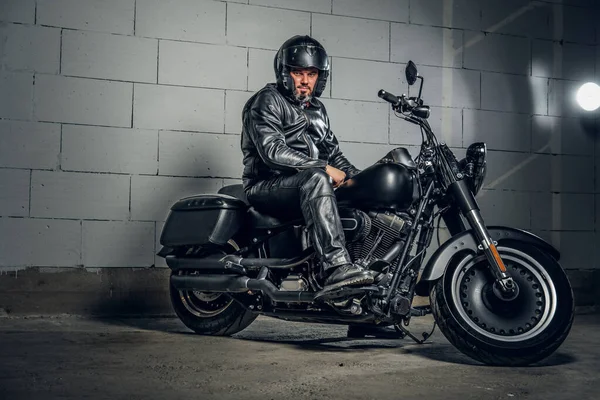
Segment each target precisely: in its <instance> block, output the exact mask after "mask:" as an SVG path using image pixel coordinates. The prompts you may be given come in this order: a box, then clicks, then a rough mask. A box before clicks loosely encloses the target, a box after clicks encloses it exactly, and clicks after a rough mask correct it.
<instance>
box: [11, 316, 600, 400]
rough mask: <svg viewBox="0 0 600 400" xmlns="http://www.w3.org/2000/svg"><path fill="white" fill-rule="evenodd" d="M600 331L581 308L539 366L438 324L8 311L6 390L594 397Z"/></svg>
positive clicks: (90, 394)
mask: <svg viewBox="0 0 600 400" xmlns="http://www.w3.org/2000/svg"><path fill="white" fill-rule="evenodd" d="M431 321H432V320H431V319H430V318H429V317H425V318H421V321H419V320H418V319H415V320H414V324H411V327H412V331H413V332H415V333H417V334H418V335H420V333H421V332H423V331H429V330H430V328H431V325H430V323H431ZM599 329H600V316H599V315H579V316H577V317H576V320H575V325H574V328H573V330H572V332H571V334H570V336H569V337H568V338H567V340H566V342H565V343H564V344H563V346H562V347H561V348H560V349H559V350H558V351H557V352H556V353H555V354H554V355H553V356H552V357H550V358H549V359H547V360H546V361H545V362H543V363H542V364H541V365H538V366H535V367H529V368H491V367H486V366H481V365H479V364H476V363H474V362H472V361H471V360H470V359H469V358H467V357H466V356H463V355H462V354H461V353H459V352H458V351H457V350H455V349H454V348H453V347H451V346H450V344H449V343H448V342H447V341H446V340H445V338H444V337H443V336H442V334H441V333H440V332H439V330H437V329H436V332H435V334H434V335H433V336H432V338H431V339H430V341H431V343H429V344H425V345H418V344H416V343H414V342H413V341H412V340H410V339H408V338H406V339H402V340H398V339H374V338H366V339H360V340H356V339H352V340H350V339H346V338H345V333H346V327H345V326H327V325H315V324H306V323H292V322H285V321H278V320H275V319H271V318H263V317H260V318H259V319H257V320H256V321H255V322H254V323H253V324H252V325H251V326H250V327H249V328H247V329H246V330H245V331H243V332H241V333H238V334H237V335H235V336H234V337H232V338H219V337H203V336H198V335H195V334H192V333H191V332H190V331H189V330H188V329H186V328H185V327H184V326H183V325H182V324H181V323H180V322H179V321H178V320H177V319H169V318H166V319H121V320H90V319H82V318H76V317H56V318H27V319H24V318H21V319H14V318H0V399H3V400H4V399H6V400H9V399H10V400H20V399H44V400H50V399H127V400H133V399H161V400H168V399H185V398H190V399H192V398H193V399H198V400H207V399H222V400H226V399H286V400H288V399H361V400H367V399H378V400H379V399H462V400H464V399H522V398H527V399H545V400H550V399H597V398H599V396H600V377H599V376H598V372H600V357H599V355H600V335H599V334H598V330H599Z"/></svg>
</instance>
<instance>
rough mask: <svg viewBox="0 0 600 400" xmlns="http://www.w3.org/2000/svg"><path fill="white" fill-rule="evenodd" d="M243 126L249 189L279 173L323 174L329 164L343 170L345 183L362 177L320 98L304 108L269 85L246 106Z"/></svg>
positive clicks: (242, 140) (243, 114) (242, 142)
mask: <svg viewBox="0 0 600 400" xmlns="http://www.w3.org/2000/svg"><path fill="white" fill-rule="evenodd" d="M242 125H243V126H242V135H241V136H242V137H241V147H242V153H243V162H244V172H243V175H242V181H243V185H244V189H245V190H248V188H250V187H251V186H252V185H254V184H255V183H256V182H258V181H261V180H265V179H269V178H272V177H274V176H276V175H278V174H294V173H296V172H298V171H300V170H303V169H308V168H322V169H323V170H324V169H325V166H326V165H327V164H329V165H331V166H332V167H335V168H338V169H340V170H342V171H344V172H345V173H346V176H347V178H351V177H352V176H353V175H356V174H357V173H358V172H360V171H359V170H358V169H357V168H356V167H355V166H354V165H352V164H351V163H350V162H349V161H348V160H347V159H346V157H345V156H344V155H343V154H342V152H341V150H340V147H339V144H338V140H337V138H336V137H335V135H334V134H333V132H332V131H331V129H330V127H329V117H328V116H327V111H326V110H325V106H324V105H323V103H322V102H321V101H319V100H318V99H316V98H313V99H312V100H311V102H310V103H307V104H300V103H299V102H297V101H296V100H295V99H293V98H290V97H286V96H284V95H283V94H282V93H281V92H280V91H279V90H278V88H277V85H276V84H275V83H269V84H267V85H266V86H265V87H264V88H262V89H261V90H259V91H258V92H257V93H255V94H254V95H253V96H252V97H251V98H250V99H249V100H248V102H247V103H246V105H245V106H244V109H243V111H242Z"/></svg>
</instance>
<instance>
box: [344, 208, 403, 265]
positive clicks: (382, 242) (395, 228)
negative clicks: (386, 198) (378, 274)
mask: <svg viewBox="0 0 600 400" xmlns="http://www.w3.org/2000/svg"><path fill="white" fill-rule="evenodd" d="M340 217H341V219H342V225H343V227H344V234H345V237H346V248H347V249H348V252H349V253H350V256H351V257H352V260H353V261H354V262H360V263H361V264H363V265H368V264H369V263H370V262H372V261H375V260H377V259H380V258H382V257H383V256H385V255H386V254H387V252H388V251H389V249H390V247H391V246H392V245H393V244H394V243H395V242H396V241H397V240H398V239H401V238H402V237H403V236H405V230H406V227H407V225H406V220H407V219H408V218H409V216H408V215H406V216H403V215H400V216H399V215H397V214H393V213H388V212H381V213H377V212H370V213H369V214H366V213H365V212H363V211H360V210H351V211H348V210H344V211H341V212H340Z"/></svg>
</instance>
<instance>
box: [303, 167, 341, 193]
mask: <svg viewBox="0 0 600 400" xmlns="http://www.w3.org/2000/svg"><path fill="white" fill-rule="evenodd" d="M301 174H303V176H304V179H303V184H302V187H303V188H305V189H308V188H310V189H312V188H317V189H319V190H321V191H328V192H329V191H331V192H332V193H333V186H332V183H331V178H330V176H329V175H328V174H327V172H325V171H324V170H323V169H320V168H309V169H306V170H304V171H302V172H301Z"/></svg>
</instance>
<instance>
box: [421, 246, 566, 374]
mask: <svg viewBox="0 0 600 400" xmlns="http://www.w3.org/2000/svg"><path fill="white" fill-rule="evenodd" d="M497 249H498V252H499V253H500V256H501V257H502V260H503V261H504V263H505V265H506V267H507V269H508V270H509V271H510V274H511V276H512V277H513V279H514V280H515V282H516V284H517V285H518V288H519V292H518V295H517V296H516V297H515V298H513V299H511V300H506V299H503V298H501V296H498V291H497V290H495V289H494V277H493V275H492V274H491V272H490V271H489V267H488V262H487V259H486V258H485V256H484V255H478V256H476V255H472V254H471V255H467V256H466V257H463V258H460V259H459V260H458V261H456V262H454V263H452V264H451V265H449V266H448V269H447V270H446V273H445V274H444V276H442V278H440V279H439V280H438V281H436V282H435V284H434V285H433V287H432V290H431V292H430V301H431V308H432V312H433V315H434V318H435V320H436V322H437V324H438V325H439V327H440V330H441V331H442V333H443V334H444V336H445V337H446V338H447V339H448V341H450V343H452V344H453V345H454V346H455V347H456V348H457V349H458V350H460V351H461V352H462V353H464V354H466V355H467V356H469V357H471V358H473V359H475V360H477V361H480V362H482V363H484V364H488V365H496V366H525V365H529V364H532V363H535V362H538V361H541V360H543V359H545V358H546V357H548V356H549V355H551V354H552V353H553V352H554V351H555V350H556V349H557V348H558V347H559V346H560V345H561V344H562V343H563V342H564V340H565V339H566V337H567V335H568V334H569V331H570V330H571V326H572V324H573V317H574V299H573V291H572V288H571V285H570V283H569V280H568V278H567V276H566V274H565V273H564V271H563V269H562V268H561V266H560V265H559V264H558V262H557V261H556V260H555V259H553V258H552V257H550V256H549V255H547V254H545V253H543V252H542V251H540V250H539V249H538V248H536V247H534V246H531V245H528V244H524V243H520V242H511V243H509V244H506V243H503V244H502V245H501V246H498V248H497Z"/></svg>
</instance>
